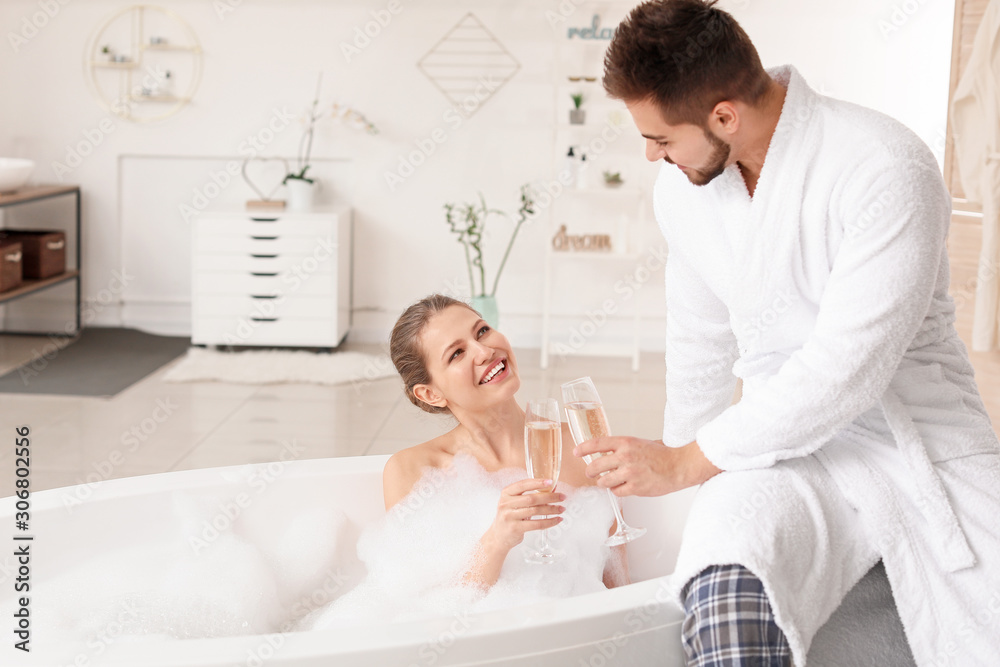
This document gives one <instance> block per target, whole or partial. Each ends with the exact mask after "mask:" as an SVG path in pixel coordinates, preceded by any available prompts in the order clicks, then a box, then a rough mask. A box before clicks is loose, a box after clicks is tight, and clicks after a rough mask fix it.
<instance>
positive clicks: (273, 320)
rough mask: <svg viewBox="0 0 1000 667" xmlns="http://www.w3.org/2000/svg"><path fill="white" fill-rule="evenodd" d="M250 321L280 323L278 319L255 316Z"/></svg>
mask: <svg viewBox="0 0 1000 667" xmlns="http://www.w3.org/2000/svg"><path fill="white" fill-rule="evenodd" d="M250 319H251V320H253V321H254V322H277V321H278V318H277V317H253V316H251V317H250Z"/></svg>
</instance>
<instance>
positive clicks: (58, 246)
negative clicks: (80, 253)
mask: <svg viewBox="0 0 1000 667" xmlns="http://www.w3.org/2000/svg"><path fill="white" fill-rule="evenodd" d="M64 245H66V242H65V241H49V242H48V243H46V244H45V247H46V248H48V249H49V250H62V249H63V246H64Z"/></svg>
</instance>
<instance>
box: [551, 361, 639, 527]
mask: <svg viewBox="0 0 1000 667" xmlns="http://www.w3.org/2000/svg"><path fill="white" fill-rule="evenodd" d="M562 394H563V403H565V404H566V418H567V420H568V421H569V430H570V433H572V434H573V441H574V442H575V443H576V444H578V445H579V444H580V443H582V442H586V441H587V440H593V439H594V438H599V437H601V436H606V435H611V429H610V428H609V427H608V417H607V415H605V414H604V406H603V405H602V404H601V397H600V396H598V395H597V389H596V388H595V387H594V382H593V381H592V380H591V379H590V378H589V377H582V378H579V379H577V380H573V381H572V382H567V383H565V384H564V385H562ZM603 455H604V454H603V453H601V452H598V453H596V454H590V455H587V456H584V457H583V460H584V461H586V462H587V463H588V464H589V463H590V462H591V461H593V460H594V459H595V458H597V457H598V456H603ZM601 474H602V475H606V474H607V473H606V472H604V473H601ZM608 496H609V497H610V498H611V507H612V508H614V510H615V519H617V520H618V530H616V531H615V534H614V535H611V536H610V537H608V539H607V540H605V541H604V543H605V544H606V545H608V546H609V547H614V546H617V545H619V544H625V543H626V542H631V541H632V540H634V539H637V538H640V537H642V536H643V535H645V534H646V529H645V528H636V527H632V526H630V525H628V524H627V523H625V519H624V517H622V510H621V507H619V504H618V497H617V496H616V495H615V494H614V493H612V491H611V489H608Z"/></svg>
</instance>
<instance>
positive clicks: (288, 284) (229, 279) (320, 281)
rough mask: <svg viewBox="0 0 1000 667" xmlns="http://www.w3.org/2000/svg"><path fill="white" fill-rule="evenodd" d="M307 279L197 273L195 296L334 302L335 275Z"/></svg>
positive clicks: (281, 275) (245, 273)
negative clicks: (305, 298)
mask: <svg viewBox="0 0 1000 667" xmlns="http://www.w3.org/2000/svg"><path fill="white" fill-rule="evenodd" d="M303 275H304V277H303V276H299V275H297V274H295V273H292V272H288V273H283V274H279V275H277V276H271V275H259V276H255V275H252V274H251V273H250V272H249V271H248V272H243V273H241V272H230V273H210V272H196V273H195V274H194V284H193V285H192V287H193V289H194V291H193V293H194V294H197V295H199V296H200V295H204V294H243V295H253V294H257V295H263V296H282V295H286V294H295V295H296V296H298V295H302V296H322V297H326V298H328V299H333V297H334V278H335V276H334V274H332V273H315V274H311V275H309V274H303ZM194 299H195V300H197V299H198V297H197V296H196V297H194Z"/></svg>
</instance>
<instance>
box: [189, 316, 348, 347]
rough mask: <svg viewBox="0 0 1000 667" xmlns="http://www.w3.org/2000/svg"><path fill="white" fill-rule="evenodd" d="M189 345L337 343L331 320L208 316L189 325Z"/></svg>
mask: <svg viewBox="0 0 1000 667" xmlns="http://www.w3.org/2000/svg"><path fill="white" fill-rule="evenodd" d="M191 342H192V343H194V344H196V345H277V346H302V347H334V346H336V345H337V344H338V343H339V342H340V341H339V340H337V339H336V327H335V326H334V322H333V320H332V319H329V320H301V319H295V318H280V319H278V320H277V321H273V322H268V321H259V320H251V319H249V318H245V319H241V318H216V317H212V318H202V319H195V320H194V322H192V329H191Z"/></svg>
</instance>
